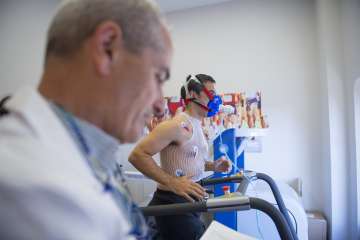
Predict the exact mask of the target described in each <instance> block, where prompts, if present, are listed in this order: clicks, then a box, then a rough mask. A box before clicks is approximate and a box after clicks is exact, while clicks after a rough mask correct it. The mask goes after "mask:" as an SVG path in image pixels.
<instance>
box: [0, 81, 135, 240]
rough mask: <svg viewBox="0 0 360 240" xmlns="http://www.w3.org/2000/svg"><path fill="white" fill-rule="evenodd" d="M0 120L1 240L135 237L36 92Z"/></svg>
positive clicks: (15, 100)
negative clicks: (129, 234) (129, 233)
mask: <svg viewBox="0 0 360 240" xmlns="http://www.w3.org/2000/svg"><path fill="white" fill-rule="evenodd" d="M6 108H7V109H9V110H10V112H11V114H10V115H6V116H5V117H1V118H0V164H1V166H0V239H26V240H29V239H36V240H40V239H76V240H81V239H84V240H85V239H86V240H92V239H96V240H100V239H134V238H133V237H130V236H128V232H129V231H130V229H131V226H130V223H129V221H128V220H127V219H126V218H125V217H124V215H123V214H122V212H121V211H120V210H119V208H118V207H117V206H116V203H115V202H114V200H113V199H112V196H111V193H109V192H105V191H104V189H103V186H102V185H101V184H100V183H99V182H98V180H97V179H96V178H95V177H94V175H93V173H92V171H91V169H90V167H89V165H88V164H87V161H86V159H84V157H83V155H82V154H81V152H80V151H79V149H78V147H77V145H76V144H75V142H74V141H73V139H72V138H71V136H70V135H69V133H68V131H67V130H66V129H65V127H64V126H63V124H62V122H61V121H60V119H58V117H57V116H56V115H55V113H54V112H53V111H52V109H51V108H50V106H49V104H48V102H47V101H46V100H45V99H44V98H43V97H42V96H41V95H40V94H39V93H38V92H37V90H35V89H32V88H29V87H25V88H23V89H21V90H19V91H18V92H17V93H15V94H14V95H13V96H12V98H11V99H10V100H9V101H8V102H7V103H6Z"/></svg>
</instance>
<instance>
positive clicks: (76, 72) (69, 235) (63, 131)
mask: <svg viewBox="0 0 360 240" xmlns="http://www.w3.org/2000/svg"><path fill="white" fill-rule="evenodd" d="M171 54H172V46H171V40H170V36H169V33H168V31H167V29H166V26H165V25H164V23H163V20H162V17H161V16H160V14H159V12H158V10H157V8H156V6H154V5H153V3H151V2H150V1H148V0H122V1H120V0H72V1H67V2H65V3H64V4H63V5H62V6H61V7H60V8H59V10H58V12H57V14H56V16H55V17H54V19H53V21H52V23H51V26H50V28H49V31H48V38H47V45H46V56H45V64H44V72H43V75H42V78H41V82H40V85H39V87H38V89H35V88H31V87H23V88H21V89H20V90H19V91H17V92H16V93H14V94H13V95H12V96H11V98H10V99H9V100H8V101H6V102H5V103H4V104H3V106H2V110H1V114H0V115H2V116H1V117H0V164H1V166H0V239H76V240H79V239H86V240H89V239H136V238H138V239H147V238H148V233H147V228H146V224H145V223H144V219H143V216H142V215H141V213H140V212H139V210H138V208H137V207H136V206H135V205H134V204H133V202H132V201H131V199H130V198H129V196H128V194H127V191H126V190H127V189H126V185H125V184H124V183H123V182H122V180H123V179H122V174H121V171H120V170H119V168H118V166H116V159H115V157H114V152H115V151H116V149H117V146H118V144H119V142H121V143H125V142H134V141H136V140H137V139H138V138H139V137H140V136H141V133H142V130H143V128H144V125H145V122H147V121H148V120H150V117H151V115H152V113H153V112H155V113H157V112H161V111H162V110H163V109H162V107H163V104H162V90H161V86H162V84H163V82H164V81H165V80H167V79H168V78H169V65H170V60H171ZM20 71H21V69H20Z"/></svg>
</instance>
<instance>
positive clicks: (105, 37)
mask: <svg viewBox="0 0 360 240" xmlns="http://www.w3.org/2000/svg"><path fill="white" fill-rule="evenodd" d="M90 45H91V51H92V58H93V62H94V64H95V67H96V70H97V72H98V74H100V75H102V76H109V75H110V74H111V70H112V65H113V64H114V62H115V61H117V60H119V57H120V56H121V51H122V50H123V39H122V31H121V29H120V27H119V25H117V24H116V23H115V22H112V21H106V22H103V23H101V24H100V25H99V26H98V27H97V28H96V30H95V33H94V34H93V36H92V37H91V40H90Z"/></svg>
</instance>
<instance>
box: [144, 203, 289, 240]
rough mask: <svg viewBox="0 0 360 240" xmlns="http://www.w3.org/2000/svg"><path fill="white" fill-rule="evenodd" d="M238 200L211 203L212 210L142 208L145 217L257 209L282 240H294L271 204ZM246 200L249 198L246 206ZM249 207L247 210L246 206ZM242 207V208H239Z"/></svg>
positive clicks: (174, 206)
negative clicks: (269, 220) (269, 221)
mask: <svg viewBox="0 0 360 240" xmlns="http://www.w3.org/2000/svg"><path fill="white" fill-rule="evenodd" d="M235 198H236V199H237V200H238V204H237V205H236V204H234V203H235V202H236V199H233V200H232V201H228V200H227V199H223V200H224V201H225V203H224V202H221V201H219V200H218V201H211V204H210V208H209V206H207V204H206V203H207V202H205V201H201V202H194V203H190V202H189V203H176V204H165V205H156V206H149V207H142V208H140V209H141V210H142V212H143V214H144V215H145V216H165V215H179V214H186V213H191V212H207V211H208V210H210V211H213V210H215V209H216V211H233V210H235V209H238V210H248V209H251V208H253V209H257V210H259V211H262V212H264V213H265V214H267V215H268V216H269V217H270V218H271V219H272V220H273V221H274V223H275V226H276V228H277V230H278V232H279V235H280V238H281V239H282V240H294V238H293V236H292V234H291V231H290V229H289V225H288V224H287V222H286V220H285V218H284V216H283V215H282V214H281V213H280V211H279V210H278V209H277V208H276V207H275V206H273V205H272V204H271V203H268V202H267V201H265V200H263V199H259V198H252V197H250V198H248V197H246V196H239V197H235ZM245 198H247V201H248V202H246V204H245ZM245 205H247V208H246V209H245V208H244V206H245ZM239 206H240V208H239Z"/></svg>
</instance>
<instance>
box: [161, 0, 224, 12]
mask: <svg viewBox="0 0 360 240" xmlns="http://www.w3.org/2000/svg"><path fill="white" fill-rule="evenodd" d="M227 1H230V0H156V2H157V3H158V4H159V5H160V8H161V10H163V11H164V12H172V11H177V10H183V9H188V8H194V7H200V6H205V5H212V4H217V3H222V2H227Z"/></svg>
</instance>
